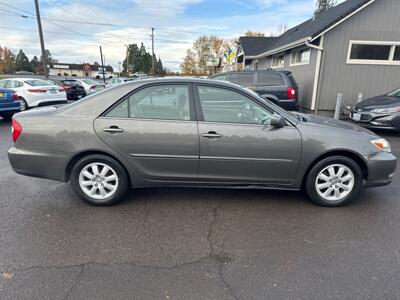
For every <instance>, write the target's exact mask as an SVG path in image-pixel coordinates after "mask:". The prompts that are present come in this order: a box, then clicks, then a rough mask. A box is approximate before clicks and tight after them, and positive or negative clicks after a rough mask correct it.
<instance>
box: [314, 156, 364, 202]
mask: <svg viewBox="0 0 400 300" xmlns="http://www.w3.org/2000/svg"><path fill="white" fill-rule="evenodd" d="M363 184H364V176H363V172H362V170H361V168H360V166H359V165H358V164H357V163H356V162H355V161H354V160H352V159H351V158H348V157H346V156H331V157H327V158H324V159H322V160H321V161H319V162H318V163H317V164H315V165H314V166H313V167H312V169H311V170H310V172H309V173H308V176H307V181H306V191H307V194H308V196H309V197H310V200H311V201H312V202H314V203H315V204H317V205H320V206H328V207H336V206H343V205H346V204H348V203H350V202H351V201H352V200H354V199H355V198H356V197H357V196H358V195H359V194H360V193H361V191H362V189H363Z"/></svg>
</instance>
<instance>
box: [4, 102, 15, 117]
mask: <svg viewBox="0 0 400 300" xmlns="http://www.w3.org/2000/svg"><path fill="white" fill-rule="evenodd" d="M19 111H20V104H19V102H5V103H0V115H2V114H12V113H17V112H19Z"/></svg>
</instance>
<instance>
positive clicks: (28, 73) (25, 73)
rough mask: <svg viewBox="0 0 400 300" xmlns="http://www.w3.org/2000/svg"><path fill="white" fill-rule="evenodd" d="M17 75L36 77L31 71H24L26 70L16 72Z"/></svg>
mask: <svg viewBox="0 0 400 300" xmlns="http://www.w3.org/2000/svg"><path fill="white" fill-rule="evenodd" d="M15 75H34V73H33V72H31V71H24V70H21V71H16V72H15Z"/></svg>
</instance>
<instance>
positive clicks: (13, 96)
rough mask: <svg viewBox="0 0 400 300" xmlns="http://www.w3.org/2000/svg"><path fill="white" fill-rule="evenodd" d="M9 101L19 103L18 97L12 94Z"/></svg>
mask: <svg viewBox="0 0 400 300" xmlns="http://www.w3.org/2000/svg"><path fill="white" fill-rule="evenodd" d="M11 99H12V100H13V101H19V97H18V95H17V94H16V93H12V95H11Z"/></svg>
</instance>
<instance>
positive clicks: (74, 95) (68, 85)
mask: <svg viewBox="0 0 400 300" xmlns="http://www.w3.org/2000/svg"><path fill="white" fill-rule="evenodd" d="M47 81H49V82H51V83H52V84H55V85H58V86H60V87H62V89H63V90H64V91H65V93H66V94H67V99H68V100H79V99H82V98H84V97H86V91H85V88H84V87H83V86H82V85H81V84H80V83H79V81H77V80H74V79H64V80H56V79H49V80H47Z"/></svg>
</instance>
